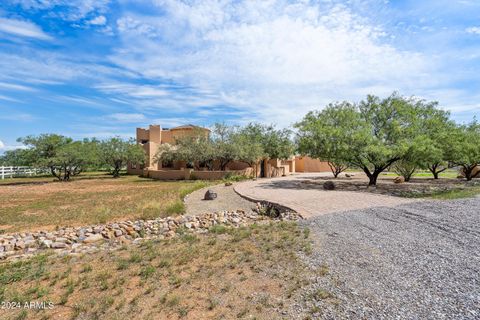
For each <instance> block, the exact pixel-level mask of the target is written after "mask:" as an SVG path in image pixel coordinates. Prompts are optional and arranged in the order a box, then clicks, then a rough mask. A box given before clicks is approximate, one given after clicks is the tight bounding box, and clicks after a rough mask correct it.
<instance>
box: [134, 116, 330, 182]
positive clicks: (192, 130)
mask: <svg viewBox="0 0 480 320" xmlns="http://www.w3.org/2000/svg"><path fill="white" fill-rule="evenodd" d="M199 134H204V135H205V136H207V137H208V135H209V134H210V130H209V129H207V128H203V127H199V126H195V125H191V124H188V125H182V126H178V127H174V128H162V127H161V126H160V125H150V126H149V127H148V129H144V128H137V130H136V141H137V143H138V144H140V145H142V146H143V148H144V150H145V154H146V159H145V164H144V165H138V164H135V163H129V164H128V167H127V172H128V173H129V174H138V175H143V176H145V177H151V178H157V179H168V180H171V179H187V180H188V179H191V178H192V177H195V178H198V179H221V178H222V177H224V176H225V175H226V174H228V173H229V172H230V173H231V172H234V173H236V174H245V175H254V174H256V175H257V177H275V176H283V175H289V174H291V173H294V172H323V171H330V168H329V167H328V164H327V163H326V162H322V161H319V160H317V159H312V158H309V157H295V156H292V157H291V158H289V159H286V160H280V159H261V160H259V161H258V163H257V168H256V170H255V168H251V167H250V166H249V165H248V164H246V163H244V162H240V161H232V162H230V163H229V164H228V165H227V169H226V170H225V171H220V170H219V168H215V169H216V170H213V171H207V170H200V171H198V170H196V171H194V170H193V169H192V168H187V163H186V162H185V161H176V162H174V163H168V164H165V163H163V164H162V163H161V162H156V161H155V160H154V157H155V154H156V152H157V150H158V147H159V146H160V145H161V144H164V143H168V144H170V145H175V141H176V139H178V138H182V137H186V136H193V135H195V136H198V135H199Z"/></svg>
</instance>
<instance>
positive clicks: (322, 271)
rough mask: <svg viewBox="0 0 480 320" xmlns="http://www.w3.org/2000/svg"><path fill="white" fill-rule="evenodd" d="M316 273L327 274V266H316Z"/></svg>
mask: <svg viewBox="0 0 480 320" xmlns="http://www.w3.org/2000/svg"><path fill="white" fill-rule="evenodd" d="M317 273H318V274H319V275H320V276H322V277H324V276H326V275H328V273H329V269H328V266H327V265H325V264H322V265H321V266H320V267H319V268H318V271H317Z"/></svg>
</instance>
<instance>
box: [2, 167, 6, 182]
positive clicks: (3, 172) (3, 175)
mask: <svg viewBox="0 0 480 320" xmlns="http://www.w3.org/2000/svg"><path fill="white" fill-rule="evenodd" d="M3 179H5V167H4V166H2V180H3Z"/></svg>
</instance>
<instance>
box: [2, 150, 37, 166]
mask: <svg viewBox="0 0 480 320" xmlns="http://www.w3.org/2000/svg"><path fill="white" fill-rule="evenodd" d="M0 165H2V166H16V167H18V166H33V161H32V157H31V152H30V150H28V149H14V150H7V151H5V153H4V154H3V156H0Z"/></svg>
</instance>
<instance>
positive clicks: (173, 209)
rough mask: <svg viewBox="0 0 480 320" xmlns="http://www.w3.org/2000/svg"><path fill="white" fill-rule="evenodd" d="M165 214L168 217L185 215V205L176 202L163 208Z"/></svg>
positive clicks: (181, 202)
mask: <svg viewBox="0 0 480 320" xmlns="http://www.w3.org/2000/svg"><path fill="white" fill-rule="evenodd" d="M165 213H166V214H167V215H169V216H173V215H181V214H184V213H185V204H184V203H183V201H181V200H177V201H175V202H174V203H172V204H171V205H169V206H168V207H167V208H165Z"/></svg>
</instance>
